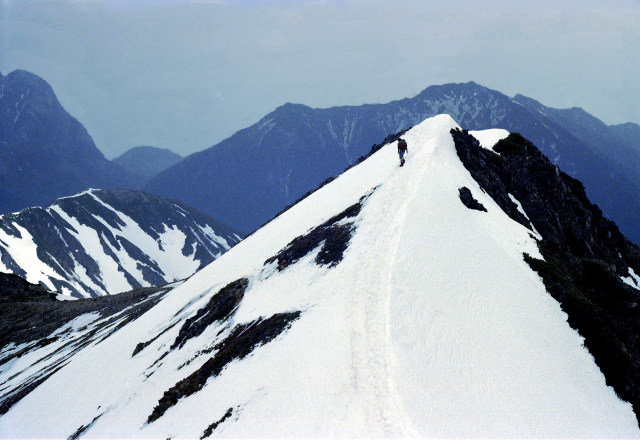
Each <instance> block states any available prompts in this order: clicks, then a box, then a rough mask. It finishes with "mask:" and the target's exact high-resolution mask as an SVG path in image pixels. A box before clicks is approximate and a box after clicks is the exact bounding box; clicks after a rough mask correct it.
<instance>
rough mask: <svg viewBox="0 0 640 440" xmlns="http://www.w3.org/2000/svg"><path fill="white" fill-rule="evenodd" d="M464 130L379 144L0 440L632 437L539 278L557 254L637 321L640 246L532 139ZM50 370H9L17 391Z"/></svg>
mask: <svg viewBox="0 0 640 440" xmlns="http://www.w3.org/2000/svg"><path fill="white" fill-rule="evenodd" d="M458 128H459V127H458V126H457V124H456V123H455V122H454V121H453V119H452V118H451V117H449V116H446V115H440V116H437V117H434V118H430V119H427V120H426V121H424V122H423V123H421V124H419V125H417V126H415V127H413V128H412V129H411V130H409V131H408V132H407V133H405V135H404V136H403V137H404V138H405V139H406V140H407V142H408V144H409V156H408V160H407V163H406V165H405V166H404V167H402V168H399V167H398V159H397V154H396V151H395V143H391V144H388V145H386V146H384V147H382V148H381V149H379V150H378V151H377V152H375V153H374V154H372V155H371V156H370V157H369V158H368V159H366V160H365V161H363V162H362V163H360V164H359V165H357V166H355V167H353V168H351V169H349V170H348V171H346V172H345V173H343V174H342V175H340V176H339V177H337V178H336V179H335V180H333V181H332V182H330V183H328V184H327V185H325V186H324V187H323V188H321V189H320V190H318V191H316V192H314V193H312V194H311V195H309V196H308V197H307V198H305V199H304V200H302V201H301V202H299V203H298V204H296V205H295V206H293V207H291V208H290V209H289V210H287V211H286V212H284V213H282V214H281V215H280V216H279V217H277V218H276V219H274V220H273V221H271V222H269V223H268V224H266V225H265V226H264V227H262V228H260V229H259V230H257V231H256V232H255V233H254V234H253V235H251V236H250V237H248V238H247V239H245V240H244V241H242V242H240V243H239V244H238V245H236V246H235V247H234V248H233V249H231V250H230V251H229V252H227V253H225V254H224V255H222V256H221V257H220V258H218V259H217V260H215V261H214V262H213V263H211V264H210V265H209V266H207V267H206V268H204V269H202V270H201V271H199V272H198V273H196V274H195V275H194V276H192V277H191V278H189V279H188V280H187V281H186V282H185V283H184V284H182V285H181V286H179V287H176V288H175V289H174V290H173V291H172V292H171V293H170V294H168V295H166V296H165V298H164V299H163V300H161V301H160V302H159V303H158V304H157V305H156V306H155V307H153V308H152V309H151V310H149V311H148V312H146V313H145V314H143V315H142V316H141V317H139V318H138V319H136V320H135V321H133V322H130V323H129V324H128V325H126V326H124V327H122V328H121V329H120V330H118V331H116V332H115V333H113V334H111V335H110V336H109V337H108V338H106V339H104V340H102V341H101V342H100V343H91V344H87V346H86V347H85V348H84V349H83V350H81V351H80V352H78V353H77V354H75V356H73V357H72V358H71V359H70V360H69V361H68V363H67V364H66V365H65V366H64V367H63V368H61V369H60V370H59V371H57V372H55V373H54V374H53V375H51V376H50V377H49V378H48V379H47V380H46V381H44V382H43V383H42V384H40V385H39V386H38V387H37V388H35V389H34V390H33V391H31V392H30V393H29V394H26V395H25V396H23V397H22V399H21V400H19V401H18V402H16V403H14V404H13V405H12V406H11V407H10V408H9V409H8V412H7V413H6V414H4V415H3V416H2V417H1V418H0V424H1V425H2V436H6V437H16V438H27V437H43V436H47V437H73V438H81V437H85V436H86V437H87V438H98V437H100V438H105V437H112V438H113V437H120V438H152V437H153V438H160V437H162V438H167V437H171V438H178V437H180V438H205V437H226V438H229V437H234V438H238V437H243V438H246V437H261V438H264V437H278V438H284V437H289V438H290V437H297V438H299V437H366V438H371V437H502V438H504V437H520V438H521V437H555V438H558V437H564V438H575V437H633V438H636V437H638V435H640V431H639V430H638V424H637V421H636V417H635V415H634V411H633V408H632V405H631V404H629V403H627V402H625V401H622V400H620V398H619V397H618V395H616V392H615V391H614V389H613V388H612V387H611V386H608V385H607V382H608V381H609V376H605V375H603V373H602V371H601V369H600V368H598V364H597V362H598V361H597V359H596V360H595V361H594V357H593V356H592V355H591V354H590V353H589V351H588V350H587V349H586V348H585V346H584V345H583V343H587V345H588V346H590V345H591V343H589V342H588V341H590V340H591V338H592V337H593V335H594V334H595V335H596V338H597V337H598V335H599V334H601V333H598V332H599V330H598V329H595V330H594V329H591V331H590V333H589V334H588V335H583V336H584V337H586V338H587V339H586V341H587V342H585V339H583V337H581V336H580V335H579V334H578V332H576V331H575V330H574V329H572V328H571V326H574V324H575V321H576V319H577V318H576V316H580V313H581V311H578V314H577V315H576V312H575V310H569V312H566V311H563V308H561V304H560V303H559V302H558V301H556V300H555V299H554V298H553V297H552V296H551V295H550V293H551V294H552V295H554V292H552V290H553V289H551V288H549V287H548V286H547V284H548V283H549V281H548V280H550V279H552V278H549V277H548V276H547V273H545V271H544V269H545V266H544V264H545V263H549V264H551V263H555V264H556V266H557V265H559V264H565V260H563V259H562V255H563V254H564V253H567V255H568V256H570V257H571V258H576V259H577V258H578V257H577V255H580V254H584V258H585V259H587V257H590V258H589V260H590V261H593V262H596V263H597V262H599V261H600V262H606V263H608V265H604V264H603V266H604V268H603V269H602V270H605V271H606V273H607V275H611V278H610V279H609V278H607V283H609V284H610V285H609V284H607V287H606V288H607V289H608V290H607V291H606V293H607V294H608V295H610V297H609V298H607V300H608V301H611V302H612V303H614V304H616V306H615V307H618V308H619V309H620V310H624V311H625V313H627V314H628V315H629V317H630V318H633V319H635V318H638V316H637V314H638V313H637V312H636V311H634V309H633V307H631V303H633V302H634V301H637V300H638V299H639V296H638V295H640V290H638V287H639V285H638V284H637V283H640V278H638V279H637V275H635V274H637V273H640V252H638V248H637V247H634V245H633V244H632V243H630V242H628V240H627V241H625V239H624V237H623V236H621V234H619V232H616V229H615V228H614V226H615V225H613V226H612V224H610V223H607V222H606V221H605V220H602V218H601V214H600V215H598V212H597V211H594V210H593V207H592V205H589V206H587V205H584V203H583V202H584V201H583V200H582V199H581V197H583V196H584V189H583V188H580V186H579V185H577V184H574V183H572V182H573V181H572V180H568V178H567V177H566V176H565V175H564V174H563V173H560V172H559V171H557V169H556V168H555V167H553V166H552V165H551V163H550V162H548V160H547V161H546V162H545V161H544V160H545V159H544V158H540V157H538V156H536V153H535V152H534V151H533V150H530V149H529V148H530V147H529V145H528V144H526V142H525V141H523V140H521V138H519V137H517V136H509V137H507V138H505V139H503V140H502V141H500V142H498V144H496V145H491V143H492V139H495V137H496V136H495V133H490V136H486V137H485V136H483V134H484V133H476V136H477V137H478V138H480V139H481V142H483V145H484V146H485V147H486V148H485V149H483V148H481V147H480V145H479V144H478V143H477V142H476V141H475V140H474V138H473V137H471V136H469V135H468V134H467V133H465V132H463V131H460V130H458ZM503 135H504V133H502V134H501V135H500V136H498V137H502V136H503ZM489 148H491V150H489ZM536 151H537V150H536ZM485 154H486V156H485ZM469 157H471V158H472V159H474V160H476V159H477V160H483V161H484V162H485V163H486V164H487V168H488V169H489V170H490V173H488V174H486V176H485V174H483V172H482V169H483V167H480V166H479V167H478V169H473V167H471V165H469V162H468V161H467V158H469ZM474 160H472V161H471V162H473V161H474ZM527 160H530V162H528V163H527V162H526V161H527ZM465 165H466V166H467V167H469V168H471V169H469V168H467V167H465ZM482 176H485V177H487V179H486V180H487V181H485V180H483V179H482V178H481V177H482ZM536 176H538V177H536ZM553 176H555V177H553ZM510 177H512V179H511V181H510V180H509V178H510ZM518 179H529V180H527V181H526V185H525V184H524V183H523V184H522V185H524V186H530V187H531V188H533V189H532V190H531V191H530V193H531V195H530V196H528V195H526V194H521V193H520V189H521V188H520V184H518V183H517V182H518ZM492 181H495V183H494V184H491V182H492ZM531 185H533V186H531ZM463 188H466V191H461V189H463ZM547 190H550V193H545V191H547ZM554 191H556V192H558V194H553V192H554ZM581 191H582V192H581ZM462 192H464V193H467V194H470V197H471V199H472V200H475V201H476V202H477V205H481V206H482V207H484V210H479V209H469V208H468V207H467V205H465V204H463V203H462V201H461V194H462ZM543 196H545V197H547V198H548V200H547V199H544V198H542V197H543ZM564 200H567V201H568V203H567V208H566V209H563V210H561V211H562V212H560V211H558V205H561V204H562V203H563V201H564ZM574 202H575V204H574ZM474 206H476V205H474ZM545 207H548V212H547V211H544V209H546V208H545ZM580 207H582V208H583V211H584V212H583V213H586V214H588V215H587V216H573V217H572V216H571V213H572V212H575V213H578V208H580ZM541 210H542V211H541ZM554 214H555V215H554ZM550 218H557V222H556V223H555V224H554V223H552V222H550V221H548V219H550ZM571 218H573V219H574V222H575V225H574V226H570V225H566V223H565V222H566V221H569V220H570V219H571ZM587 223H590V224H587ZM573 230H575V231H580V233H579V234H574V238H575V239H578V238H584V239H586V240H585V243H587V244H586V245H584V244H581V243H578V242H572V241H571V240H568V239H567V237H566V236H565V235H567V234H569V233H570V232H571V231H573ZM588 231H590V232H588ZM598 231H602V233H604V234H605V236H608V238H605V240H606V243H605V244H604V245H603V247H602V248H601V247H599V245H598V243H595V242H594V243H593V244H591V243H590V242H589V238H590V237H591V236H592V235H594V234H595V236H597V234H598V233H599V232H598ZM554 233H555V235H554ZM544 243H547V244H548V248H549V249H547V247H546V246H547V245H545V246H543V245H541V244H544ZM589 248H590V251H589ZM614 251H617V252H614ZM589 252H590V253H589ZM525 255H526V256H525ZM552 258H553V260H552ZM611 258H614V259H615V261H609V259H611ZM525 259H526V260H527V261H525ZM567 261H568V260H567ZM579 261H580V262H582V260H579ZM566 264H569V263H566ZM532 267H534V268H535V269H536V270H537V271H538V273H536V272H534V270H532ZM558 267H559V266H558ZM562 273H563V274H564V273H569V272H567V271H564V269H563V271H562ZM552 275H553V274H552ZM582 281H585V280H582ZM563 282H564V281H563ZM549 285H550V284H549ZM572 286H573V289H574V290H575V291H579V292H583V291H584V289H583V286H581V282H580V280H577V281H576V282H575V283H574V284H573V285H572ZM548 290H549V291H548ZM567 293H568V294H573V293H574V292H567ZM554 296H555V295H554ZM601 296H607V295H601ZM620 297H622V299H620ZM590 300H591V301H592V302H593V303H594V304H596V303H597V304H599V301H600V300H599V299H598V298H591V299H590ZM561 303H562V307H565V305H566V304H567V303H566V301H565V300H564V299H561ZM627 305H628V308H626V309H625V308H624V307H627ZM585 310H587V311H588V310H589V309H585ZM602 310H603V311H606V310H607V309H605V308H603V309H602ZM567 313H569V315H567ZM82 319H83V320H82V322H81V323H80V322H79V323H77V325H78V326H79V327H80V326H87V327H89V328H91V326H92V325H93V324H92V322H93V321H92V319H94V318H92V317H91V316H88V317H87V316H85V317H83V318H82ZM578 320H579V319H578ZM635 321H636V322H640V320H638V319H635ZM577 327H579V326H577ZM636 334H637V333H636ZM618 336H619V335H614V337H613V339H612V340H613V341H615V343H616V344H618V343H625V344H627V342H626V341H622V342H620V339H619V338H618ZM630 337H631V339H633V335H630ZM616 338H618V339H616ZM60 344H61V343H59V342H57V341H54V342H51V343H49V344H48V345H47V347H48V350H51V351H55V350H62V349H63V348H62V347H61V346H60ZM614 345H615V344H614ZM593 346H597V344H593ZM10 349H11V350H18V349H19V347H11V348H10ZM625 349H626V352H627V353H628V354H629V356H632V357H633V356H636V354H637V343H636V342H634V341H633V340H632V341H630V342H628V345H627V346H626V347H625ZM6 351H7V349H3V350H2V351H0V363H1V362H2V359H3V358H4V356H5V354H6ZM38 356H39V355H38V353H37V351H30V352H27V353H25V354H24V355H23V356H22V357H21V358H19V359H14V360H13V361H11V362H9V363H6V364H1V365H0V368H1V372H0V380H1V381H2V384H3V385H2V389H7V388H9V389H10V388H11V387H13V386H15V384H14V379H12V377H13V376H14V375H15V374H17V373H18V372H19V371H21V370H20V369H21V366H23V365H30V364H31V363H32V361H33V360H34V358H38ZM636 359H637V357H636ZM97 360H99V362H100V365H103V364H104V365H108V366H109V368H96V362H98V361H97ZM605 374H607V373H605ZM637 377H638V375H637V374H636V373H633V372H632V371H631V372H630V373H629V374H628V377H627V385H628V387H629V389H631V390H632V392H633V393H636V394H635V395H637V386H636V384H635V380H636V379H637ZM614 386H616V385H615V384H614ZM63 389H64V390H66V392H65V393H60V390H63ZM618 394H620V393H618ZM0 399H1V398H0Z"/></svg>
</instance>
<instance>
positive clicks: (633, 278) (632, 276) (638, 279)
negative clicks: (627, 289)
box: [620, 267, 640, 290]
mask: <svg viewBox="0 0 640 440" xmlns="http://www.w3.org/2000/svg"><path fill="white" fill-rule="evenodd" d="M620 278H621V279H622V281H624V282H625V283H626V284H628V285H629V286H631V287H634V288H636V289H638V290H640V276H639V275H638V274H636V273H635V271H634V270H633V268H631V267H630V268H629V276H628V277H620Z"/></svg>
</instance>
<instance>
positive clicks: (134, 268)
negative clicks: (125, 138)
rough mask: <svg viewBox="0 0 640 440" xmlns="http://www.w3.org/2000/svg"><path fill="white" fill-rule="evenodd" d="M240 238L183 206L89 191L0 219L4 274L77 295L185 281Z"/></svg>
mask: <svg viewBox="0 0 640 440" xmlns="http://www.w3.org/2000/svg"><path fill="white" fill-rule="evenodd" d="M239 240H240V237H239V236H238V235H236V234H234V233H233V231H231V230H230V229H229V228H228V227H225V226H223V225H221V224H219V223H217V222H216V221H215V220H213V219H211V218H210V217H209V216H207V215H204V214H202V213H200V212H198V211H196V210H194V209H193V208H190V207H188V206H186V205H184V204H182V203H180V202H177V201H171V200H166V199H163V198H161V197H157V196H152V195H149V194H145V193H142V192H139V191H129V190H89V191H85V192H83V193H81V194H78V195H76V196H72V197H66V198H62V199H59V200H57V201H56V202H54V203H53V204H51V205H50V206H49V207H47V208H29V209H25V210H23V211H20V212H18V213H14V214H5V215H2V216H0V272H10V273H15V274H17V275H20V276H22V277H24V278H25V279H26V280H27V281H29V282H31V283H36V284H38V283H40V284H42V285H44V286H46V287H47V288H49V289H51V290H53V291H57V292H61V293H64V294H67V295H72V296H76V297H83V296H84V297H87V296H98V295H107V294H114V293H119V292H124V291H128V290H131V289H134V288H138V287H143V286H154V285H159V284H165V283H168V282H172V281H176V280H178V279H182V278H185V277H187V276H189V275H191V274H192V273H194V272H195V271H197V270H198V269H200V268H201V267H204V266H205V265H206V264H208V263H210V262H211V261H212V260H214V259H215V258H217V257H218V256H220V255H221V254H222V253H223V252H226V251H227V250H228V249H229V248H230V247H231V246H233V245H234V244H235V243H237V242H238V241H239Z"/></svg>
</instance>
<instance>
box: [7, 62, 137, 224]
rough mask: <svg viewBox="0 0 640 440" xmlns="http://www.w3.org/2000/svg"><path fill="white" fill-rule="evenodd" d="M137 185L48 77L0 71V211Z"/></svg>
mask: <svg viewBox="0 0 640 440" xmlns="http://www.w3.org/2000/svg"><path fill="white" fill-rule="evenodd" d="M140 183H141V179H140V178H138V177H136V176H134V175H133V174H131V173H129V172H128V171H126V170H125V169H123V168H122V167H121V166H119V165H117V164H114V163H113V162H111V161H109V160H107V159H105V157H104V155H103V154H102V153H101V152H100V150H98V148H96V146H95V144H94V143H93V140H92V139H91V136H90V135H89V133H87V130H85V128H84V127H83V126H82V124H81V123H80V122H78V121H77V120H76V119H75V118H73V117H72V116H71V115H69V114H68V113H67V112H66V111H65V110H64V108H63V107H62V106H61V105H60V102H59V101H58V99H57V98H56V96H55V93H54V92H53V90H52V89H51V87H50V86H49V84H47V83H46V81H44V80H43V79H41V78H39V77H38V76H36V75H33V74H31V73H29V72H25V71H23V70H16V71H13V72H11V73H10V74H9V75H7V76H2V74H0V213H6V212H12V211H17V210H19V209H23V208H28V207H32V206H47V205H48V204H50V203H51V202H53V201H54V200H55V199H57V198H59V197H62V196H70V195H73V194H76V193H78V192H80V191H83V190H85V189H88V188H105V189H114V188H134V187H136V186H138V185H139V184H140Z"/></svg>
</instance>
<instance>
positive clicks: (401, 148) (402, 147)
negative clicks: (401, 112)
mask: <svg viewBox="0 0 640 440" xmlns="http://www.w3.org/2000/svg"><path fill="white" fill-rule="evenodd" d="M408 151H409V149H408V148H407V141H405V140H404V139H402V138H400V139H398V156H400V166H402V165H404V155H405V154H407V152H408Z"/></svg>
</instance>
